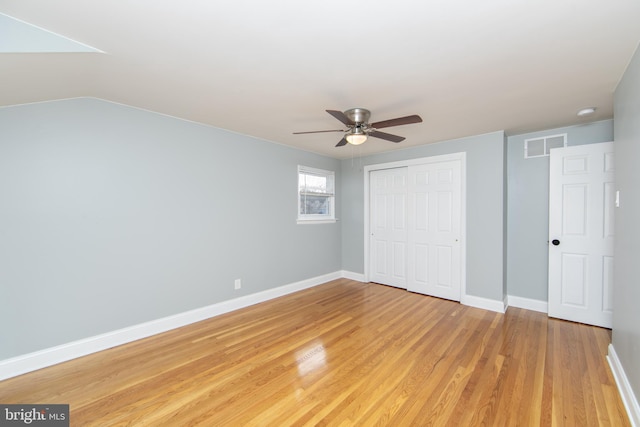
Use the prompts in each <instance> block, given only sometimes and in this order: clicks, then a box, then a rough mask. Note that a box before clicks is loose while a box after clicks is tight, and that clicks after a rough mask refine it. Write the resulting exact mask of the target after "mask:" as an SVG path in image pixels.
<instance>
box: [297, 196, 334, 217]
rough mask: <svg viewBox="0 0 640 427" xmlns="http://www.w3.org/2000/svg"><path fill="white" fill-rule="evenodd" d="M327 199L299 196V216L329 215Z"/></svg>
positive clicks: (323, 197)
mask: <svg viewBox="0 0 640 427" xmlns="http://www.w3.org/2000/svg"><path fill="white" fill-rule="evenodd" d="M329 212H330V210H329V197H326V196H309V195H306V196H304V195H303V196H300V214H302V215H329Z"/></svg>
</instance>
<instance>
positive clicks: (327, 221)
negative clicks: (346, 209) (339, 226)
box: [297, 219, 338, 224]
mask: <svg viewBox="0 0 640 427" xmlns="http://www.w3.org/2000/svg"><path fill="white" fill-rule="evenodd" d="M336 221H338V220H337V219H299V220H298V221H297V223H298V224H333V223H335V222H336Z"/></svg>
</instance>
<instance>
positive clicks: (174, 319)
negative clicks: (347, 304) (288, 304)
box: [0, 271, 344, 381]
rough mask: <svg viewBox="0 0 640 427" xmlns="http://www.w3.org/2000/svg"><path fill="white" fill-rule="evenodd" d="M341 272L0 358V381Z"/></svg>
mask: <svg viewBox="0 0 640 427" xmlns="http://www.w3.org/2000/svg"><path fill="white" fill-rule="evenodd" d="M341 277H344V276H343V272H342V271H338V272H335V273H329V274H325V275H322V276H317V277H313V278H310V279H306V280H302V281H300V282H295V283H291V284H288V285H284V286H280V287H277V288H273V289H268V290H266V291H262V292H257V293H255V294H251V295H245V296H242V297H239V298H234V299H232V300H227V301H222V302H219V303H216V304H212V305H209V306H206V307H202V308H197V309H194V310H190V311H186V312H184V313H179V314H176V315H173V316H168V317H164V318H161V319H156V320H152V321H150V322H145V323H141V324H138V325H133V326H130V327H127V328H123V329H118V330H115V331H112V332H107V333H105V334H100V335H96V336H93V337H89V338H85V339H82V340H78V341H73V342H70V343H67V344H62V345H59V346H55V347H51V348H47V349H44V350H40V351H36V352H33V353H28V354H25V355H21V356H17V357H13V358H10V359H5V360H1V361H0V381H1V380H4V379H7V378H11V377H15V376H18V375H22V374H25V373H27V372H32V371H35V370H38V369H42V368H46V367H48V366H52V365H56V364H58V363H62V362H66V361H68V360H72V359H76V358H78V357H82V356H86V355H88V354H91V353H96V352H98V351H102V350H106V349H108V348H112V347H116V346H119V345H122V344H126V343H129V342H132V341H136V340H139V339H142V338H147V337H149V336H152V335H156V334H159V333H162V332H166V331H169V330H171V329H176V328H180V327H182V326H186V325H189V324H191V323H195V322H199V321H201V320H205V319H209V318H211V317H214V316H218V315H220V314H224V313H228V312H231V311H234V310H238V309H241V308H244V307H248V306H250V305H254V304H258V303H261V302H264V301H268V300H271V299H274V298H278V297H281V296H284V295H287V294H290V293H293V292H297V291H301V290H303V289H307V288H311V287H314V286H317V285H321V284H323V283H326V282H329V281H331V280H335V279H339V278H341Z"/></svg>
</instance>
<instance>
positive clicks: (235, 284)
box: [233, 279, 242, 289]
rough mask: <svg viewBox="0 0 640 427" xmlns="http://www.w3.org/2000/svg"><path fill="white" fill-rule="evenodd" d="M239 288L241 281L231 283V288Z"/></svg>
mask: <svg viewBox="0 0 640 427" xmlns="http://www.w3.org/2000/svg"><path fill="white" fill-rule="evenodd" d="M241 287H242V280H240V279H236V280H235V282H233V288H234V289H240V288H241Z"/></svg>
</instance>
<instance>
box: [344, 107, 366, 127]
mask: <svg viewBox="0 0 640 427" xmlns="http://www.w3.org/2000/svg"><path fill="white" fill-rule="evenodd" d="M344 115H345V116H347V117H348V118H349V119H350V120H351V121H352V122H354V123H356V124H359V123H368V122H369V117H371V112H370V111H369V110H366V109H364V108H352V109H350V110H347V111H345V112H344Z"/></svg>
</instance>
